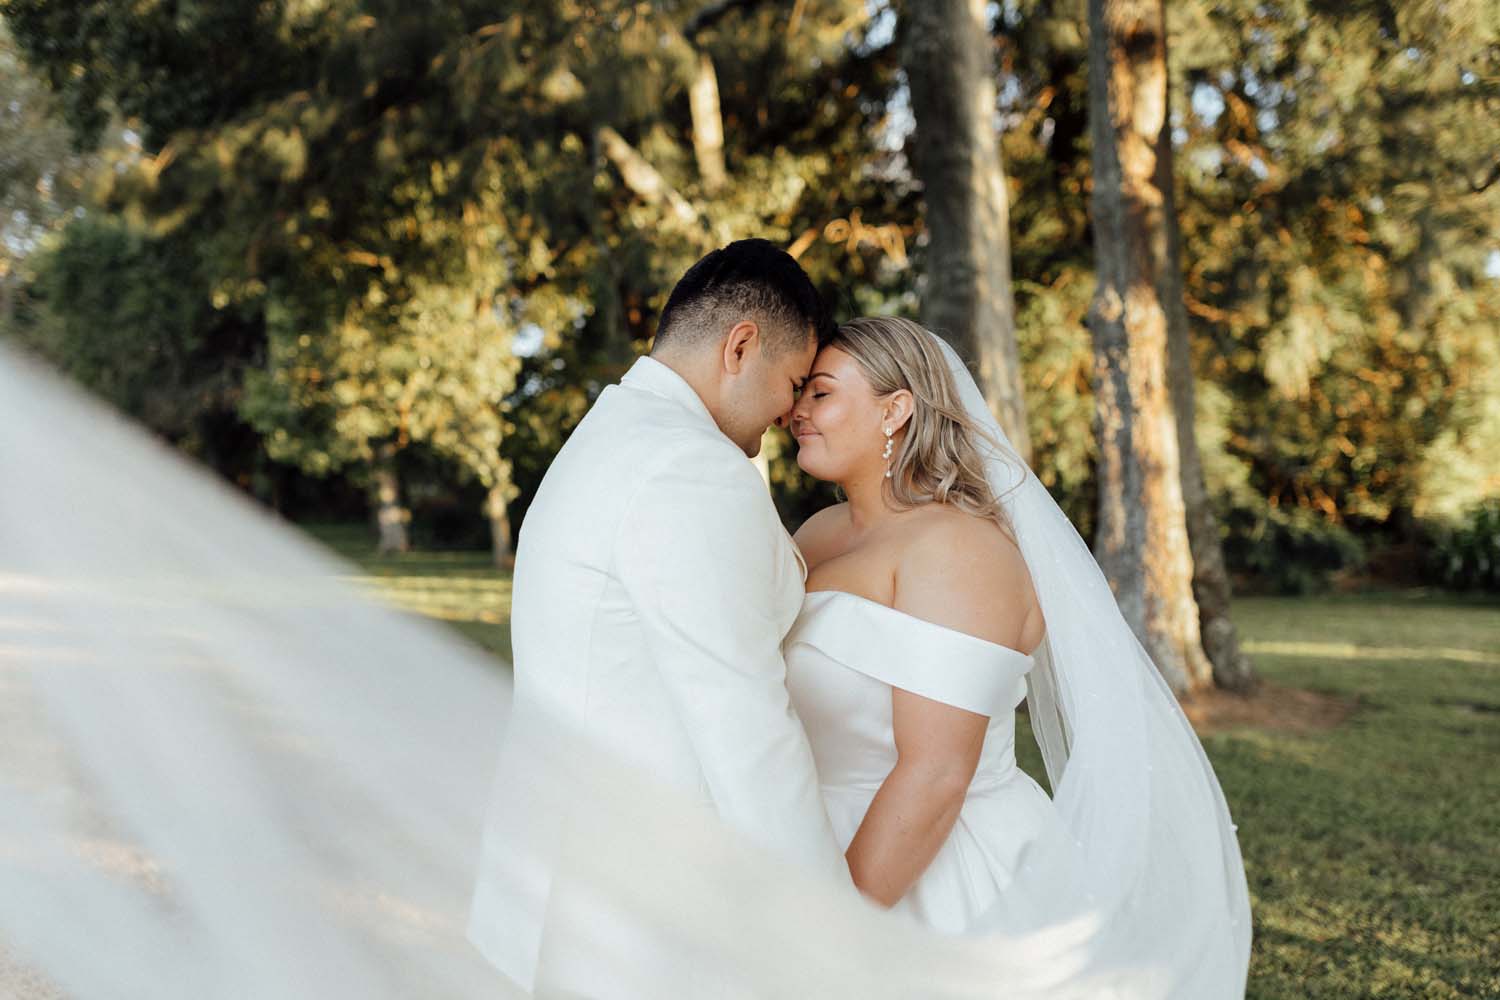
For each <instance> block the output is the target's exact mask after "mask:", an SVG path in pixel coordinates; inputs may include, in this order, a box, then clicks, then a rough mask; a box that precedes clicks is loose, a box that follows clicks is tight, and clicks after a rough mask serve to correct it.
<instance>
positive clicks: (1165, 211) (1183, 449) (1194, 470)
mask: <svg viewBox="0 0 1500 1000" xmlns="http://www.w3.org/2000/svg"><path fill="white" fill-rule="evenodd" d="M1162 57H1163V60H1164V65H1165V59H1166V53H1165V52H1163V54H1162ZM1165 89H1166V94H1165V95H1164V96H1163V98H1162V100H1163V105H1164V113H1163V115H1162V122H1161V126H1160V128H1158V129H1157V132H1156V142H1155V144H1154V147H1153V153H1154V155H1155V157H1156V178H1155V180H1156V188H1157V190H1158V191H1159V192H1161V199H1162V209H1161V224H1162V227H1163V229H1164V230H1165V232H1164V233H1163V234H1162V236H1161V238H1159V239H1153V240H1152V241H1151V248H1152V250H1153V252H1158V253H1160V254H1161V258H1160V259H1159V260H1156V261H1154V262H1153V266H1154V267H1155V268H1156V281H1157V289H1156V290H1157V295H1158V297H1159V298H1160V299H1161V304H1162V308H1163V309H1165V310H1166V320H1167V385H1168V386H1169V388H1170V391H1171V396H1172V412H1173V416H1174V419H1175V422H1176V424H1177V449H1178V457H1179V464H1180V467H1181V473H1182V502H1183V508H1184V512H1185V514H1186V517H1187V533H1188V542H1189V546H1190V548H1191V551H1192V562H1193V596H1194V598H1195V599H1196V600H1197V602H1198V627H1199V632H1200V634H1201V635H1202V637H1203V651H1204V652H1205V653H1206V654H1207V655H1208V659H1209V662H1210V663H1211V664H1212V665H1213V680H1214V684H1215V685H1216V686H1218V687H1220V688H1224V689H1226V690H1231V691H1240V692H1245V691H1248V690H1250V688H1252V687H1253V686H1254V684H1255V668H1254V666H1253V665H1252V664H1251V662H1250V657H1249V656H1247V655H1246V654H1245V651H1244V650H1243V649H1241V648H1240V638H1239V630H1238V629H1237V628H1235V624H1234V619H1233V618H1232V617H1231V616H1230V596H1231V593H1232V588H1231V586H1230V583H1229V570H1228V569H1227V568H1226V567H1225V565H1224V546H1223V543H1222V541H1221V540H1220V537H1219V519H1218V517H1217V516H1215V514H1214V509H1213V504H1212V502H1211V498H1210V497H1209V493H1208V484H1207V482H1206V481H1205V480H1204V478H1203V458H1202V455H1200V454H1199V450H1198V433H1197V427H1198V412H1197V411H1198V400H1197V392H1196V391H1195V387H1194V385H1195V382H1196V381H1197V376H1196V375H1195V373H1194V371H1193V350H1192V344H1191V342H1190V340H1191V336H1192V333H1191V330H1190V327H1189V325H1188V313H1187V301H1186V299H1185V298H1184V297H1183V296H1184V289H1183V283H1182V234H1181V231H1180V229H1179V227H1178V224H1177V195H1176V186H1177V181H1176V177H1177V174H1176V170H1175V169H1174V166H1173V157H1172V114H1171V107H1172V103H1171V87H1170V86H1167V87H1166V88H1165Z"/></svg>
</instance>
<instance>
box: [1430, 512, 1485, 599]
mask: <svg viewBox="0 0 1500 1000" xmlns="http://www.w3.org/2000/svg"><path fill="white" fill-rule="evenodd" d="M1428 545H1429V548H1428V551H1427V557H1428V571H1429V573H1430V574H1431V576H1432V578H1433V579H1434V580H1435V581H1436V582H1437V583H1439V584H1441V585H1442V586H1445V587H1452V588H1454V589H1457V590H1482V591H1486V592H1488V593H1491V594H1496V593H1500V499H1495V500H1489V501H1487V502H1485V503H1482V504H1479V505H1478V506H1476V507H1474V508H1473V509H1472V510H1470V511H1468V512H1467V513H1466V514H1465V515H1464V516H1463V517H1462V518H1460V519H1458V520H1456V521H1453V522H1446V523H1439V524H1437V525H1435V526H1434V527H1433V528H1431V529H1430V537H1429V540H1428Z"/></svg>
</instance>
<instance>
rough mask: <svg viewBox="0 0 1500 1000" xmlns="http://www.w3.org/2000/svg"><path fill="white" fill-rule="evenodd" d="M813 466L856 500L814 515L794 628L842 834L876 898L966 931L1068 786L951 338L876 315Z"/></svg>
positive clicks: (853, 329) (838, 388)
mask: <svg viewBox="0 0 1500 1000" xmlns="http://www.w3.org/2000/svg"><path fill="white" fill-rule="evenodd" d="M791 431H792V433H793V434H794V435H795V437H796V438H797V443H798V446H799V451H798V453H797V463H798V464H799V465H800V466H801V467H802V469H803V470H804V471H806V472H808V473H809V474H811V475H813V476H816V477H817V478H819V479H824V480H831V481H834V482H837V483H838V484H839V486H840V488H841V490H842V492H843V494H844V495H845V496H846V497H848V499H847V501H845V502H844V503H841V504H838V505H837V506H834V507H829V508H827V509H826V510H823V511H821V512H819V513H818V514H817V515H815V516H814V517H812V518H811V519H810V520H808V522H807V523H806V524H804V525H803V526H802V528H801V530H799V531H798V532H797V535H796V538H795V540H796V542H797V543H798V545H799V546H800V547H801V549H802V552H803V555H804V557H805V558H806V560H807V563H808V579H807V590H808V594H807V599H806V603H805V604H804V607H803V611H802V614H801V616H800V618H799V619H798V621H797V623H796V624H795V625H794V626H793V628H792V632H791V634H790V635H788V637H787V639H786V642H785V649H786V659H787V683H788V687H789V688H790V690H791V692H792V699H793V703H794V704H795V706H796V708H797V712H798V715H799V716H801V718H802V720H803V723H804V724H805V725H806V726H807V730H808V735H809V738H810V740H811V742H812V748H813V755H814V757H815V759H816V761H817V765H818V773H819V775H820V777H821V779H822V782H823V791H824V796H825V801H826V803H827V805H828V811H829V814H830V816H831V818H832V821H833V826H834V832H835V834H836V835H837V836H838V837H839V841H840V843H841V844H842V845H843V846H844V848H845V850H846V857H847V859H848V862H849V870H850V873H851V874H852V875H853V877H854V882H855V885H856V886H858V887H859V888H860V889H861V890H862V891H863V892H864V893H865V894H866V895H867V896H869V897H870V898H871V899H873V900H875V901H877V902H879V903H881V904H883V905H886V906H892V907H894V908H896V909H899V910H904V911H906V912H908V913H910V914H911V915H913V916H915V917H916V918H918V919H919V920H921V921H922V922H923V923H925V924H928V925H930V926H932V927H934V928H937V929H939V930H943V931H948V932H959V931H963V930H967V929H968V928H969V927H970V926H972V925H973V924H974V923H975V921H976V920H977V919H978V917H979V916H980V915H981V914H983V913H984V912H985V911H986V910H988V909H989V908H990V906H991V905H992V904H993V903H994V901H995V899H996V898H997V897H998V896H999V895H1000V894H1001V893H1002V892H1004V890H1005V888H1006V886H1007V884H1008V883H1009V882H1010V880H1011V879H1010V873H1011V872H1013V871H1014V870H1015V869H1016V868H1017V867H1018V865H1019V863H1020V859H1021V857H1022V856H1023V855H1024V853H1025V850H1026V848H1027V846H1028V845H1029V843H1030V841H1031V840H1033V839H1034V838H1035V837H1036V836H1037V835H1038V834H1039V833H1040V831H1041V830H1042V828H1043V827H1044V826H1045V825H1046V824H1047V823H1048V822H1049V821H1050V820H1051V819H1052V803H1051V801H1050V800H1049V799H1048V798H1047V796H1046V794H1045V793H1044V792H1043V791H1042V790H1041V788H1040V787H1039V786H1038V785H1037V784H1036V782H1034V781H1032V780H1031V778H1030V777H1028V776H1027V775H1026V774H1025V773H1024V772H1022V771H1021V770H1020V769H1019V768H1017V766H1016V760H1015V747H1014V726H1013V719H1012V712H1013V710H1014V709H1015V707H1016V705H1017V704H1018V703H1019V702H1020V701H1021V700H1022V699H1023V698H1024V696H1025V690H1026V689H1025V683H1024V680H1023V678H1024V676H1025V675H1026V673H1027V672H1028V671H1029V670H1030V668H1031V664H1032V660H1031V654H1032V652H1033V651H1034V650H1035V649H1036V648H1037V647H1038V646H1039V645H1040V644H1041V641H1042V636H1043V631H1044V628H1045V624H1044V619H1043V616H1042V610H1041V607H1040V605H1039V603H1038V601H1037V598H1036V594H1035V592H1034V590H1033V589H1032V585H1031V578H1030V575H1029V574H1028V573H1027V570H1026V561H1025V559H1024V558H1023V557H1022V555H1021V551H1020V549H1019V547H1018V546H1017V544H1016V541H1015V538H1014V534H1013V532H1012V530H1011V528H1010V524H1009V520H1008V517H1007V515H1006V513H1005V509H1004V507H1003V506H1002V505H1001V502H1000V500H999V499H998V498H997V497H996V495H995V494H994V492H993V491H992V489H991V487H990V484H989V482H988V480H987V479H986V478H985V470H984V463H983V461H982V459H981V458H980V454H979V451H978V448H977V447H976V444H975V441H976V440H977V439H978V438H979V436H980V435H981V434H982V433H983V431H981V429H980V428H979V427H978V426H977V425H975V424H974V423H973V422H972V421H971V420H970V419H969V416H968V414H966V413H965V412H964V409H963V403H962V401H961V400H960V399H959V398H958V393H957V389H956V387H955V386H954V384H953V379H952V376H951V374H950V372H949V371H948V366H947V363H946V361H945V360H944V358H943V355H942V352H941V351H940V350H939V349H938V347H937V340H936V338H934V337H933V336H931V335H930V334H928V333H927V332H926V331H925V330H922V329H921V328H920V327H918V326H916V325H915V324H913V323H910V322H907V321H905V320H900V319H891V318H875V319H859V320H855V321H853V322H851V323H848V324H846V325H845V326H843V327H842V328H841V329H840V330H839V331H838V334H837V335H836V337H835V338H834V339H833V340H832V342H831V343H830V344H828V345H827V346H826V347H824V349H823V350H822V351H821V352H820V353H819V355H818V357H817V360H816V361H815V362H814V364H813V368H812V372H811V373H810V375H809V378H808V381H807V383H806V385H805V386H804V388H803V392H802V395H801V397H800V399H799V400H798V402H797V405H796V407H795V408H794V409H793V411H792V415H791Z"/></svg>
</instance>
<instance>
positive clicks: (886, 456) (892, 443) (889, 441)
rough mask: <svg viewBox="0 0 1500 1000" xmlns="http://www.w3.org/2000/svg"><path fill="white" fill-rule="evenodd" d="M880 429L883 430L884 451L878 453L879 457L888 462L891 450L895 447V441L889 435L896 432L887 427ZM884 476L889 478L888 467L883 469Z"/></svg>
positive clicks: (889, 471)
mask: <svg viewBox="0 0 1500 1000" xmlns="http://www.w3.org/2000/svg"><path fill="white" fill-rule="evenodd" d="M881 430H882V431H884V432H885V451H883V452H881V453H880V457H881V458H882V459H884V460H885V461H887V462H889V461H890V460H891V450H892V449H894V448H895V447H896V442H895V441H894V440H892V437H891V436H892V435H893V434H895V433H896V432H895V431H893V430H891V429H890V428H889V427H882V428H881ZM885 478H887V479H890V478H891V470H890V469H889V468H887V469H886V470H885Z"/></svg>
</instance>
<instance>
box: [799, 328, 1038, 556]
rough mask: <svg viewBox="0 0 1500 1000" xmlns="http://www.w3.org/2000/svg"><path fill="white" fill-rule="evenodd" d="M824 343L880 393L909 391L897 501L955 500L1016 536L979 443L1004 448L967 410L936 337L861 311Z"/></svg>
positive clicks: (897, 463) (890, 483)
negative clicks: (992, 485) (909, 409)
mask: <svg viewBox="0 0 1500 1000" xmlns="http://www.w3.org/2000/svg"><path fill="white" fill-rule="evenodd" d="M827 346H828V347H836V348H838V349H839V350H841V351H843V352H844V353H846V354H848V355H849V356H850V357H852V358H853V359H854V361H855V363H856V364H858V365H859V367H860V370H861V371H863V372H864V374H865V377H866V378H867V379H869V381H870V385H871V386H872V387H873V388H874V390H875V394H876V395H877V396H880V397H884V396H889V395H890V394H891V393H893V392H896V391H897V390H900V389H906V390H907V391H909V392H910V393H911V394H912V399H913V406H912V414H911V419H910V420H908V421H907V423H906V435H905V437H904V438H903V439H902V441H901V445H900V447H898V448H897V449H896V451H895V452H894V453H893V454H892V456H891V478H889V479H887V480H886V485H887V488H888V489H889V490H890V494H891V497H892V499H893V500H894V501H895V502H896V504H897V505H898V506H900V507H903V508H910V507H916V506H918V505H920V504H925V503H946V504H952V505H953V506H954V507H957V508H958V509H959V510H961V511H963V512H965V513H966V514H973V515H974V516H975V517H982V518H986V519H988V520H992V521H994V522H995V523H996V524H998V525H999V526H1000V528H1001V529H1002V530H1003V531H1005V533H1006V534H1007V535H1010V536H1011V537H1012V538H1014V537H1015V535H1014V532H1012V531H1011V525H1010V518H1009V517H1008V516H1007V515H1006V513H1005V507H1004V506H1003V505H1002V504H1001V502H1000V499H1001V498H1000V497H997V496H996V495H995V492H994V490H993V489H991V488H990V482H989V478H988V477H987V476H986V475H985V463H984V459H983V457H982V456H981V454H980V450H979V445H978V442H980V441H984V442H986V443H988V444H990V445H991V446H992V447H994V448H995V449H996V450H999V451H1002V452H1004V451H1006V449H1005V448H1003V447H1002V446H1001V444H1000V442H998V441H995V440H994V438H993V436H992V435H991V434H990V433H989V432H988V431H987V430H985V429H984V428H983V427H980V426H979V425H978V424H976V423H975V422H974V421H973V420H972V419H971V418H970V417H969V413H968V410H966V409H965V408H964V404H963V400H962V399H961V398H960V396H959V394H958V386H957V385H956V384H954V381H953V373H952V372H950V371H949V370H948V359H947V357H946V356H945V355H944V354H943V351H942V348H941V347H939V346H938V344H937V340H936V338H935V336H934V335H933V334H931V333H929V332H928V331H927V330H926V329H925V328H923V327H922V326H920V325H918V324H916V323H913V322H912V321H911V320H909V319H900V318H898V317H895V316H862V317H860V318H859V319H853V320H850V321H849V322H847V323H845V324H844V325H843V326H841V327H839V328H838V332H837V333H835V334H834V336H833V339H832V340H830V341H829V342H828V344H827Z"/></svg>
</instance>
